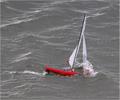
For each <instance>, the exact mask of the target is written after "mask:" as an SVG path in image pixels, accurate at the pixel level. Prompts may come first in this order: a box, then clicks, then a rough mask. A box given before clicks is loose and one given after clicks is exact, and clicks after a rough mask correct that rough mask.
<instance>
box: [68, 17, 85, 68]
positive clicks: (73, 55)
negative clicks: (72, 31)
mask: <svg viewBox="0 0 120 100" xmlns="http://www.w3.org/2000/svg"><path fill="white" fill-rule="evenodd" d="M85 25H86V16H85V17H84V22H83V27H82V31H81V36H80V38H79V41H78V45H77V46H76V48H75V49H74V51H73V53H72V54H71V56H70V58H69V65H70V67H71V68H73V67H74V63H75V60H76V57H77V55H78V52H79V49H80V45H81V41H82V37H83V35H84V31H85Z"/></svg>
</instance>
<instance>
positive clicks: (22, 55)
mask: <svg viewBox="0 0 120 100" xmlns="http://www.w3.org/2000/svg"><path fill="white" fill-rule="evenodd" d="M30 54H32V53H31V52H28V53H24V54H20V55H19V56H18V57H15V58H14V60H13V61H12V62H11V63H16V62H20V61H23V60H28V59H29V58H30V57H26V56H28V55H30Z"/></svg>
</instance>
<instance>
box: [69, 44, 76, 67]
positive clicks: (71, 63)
mask: <svg viewBox="0 0 120 100" xmlns="http://www.w3.org/2000/svg"><path fill="white" fill-rule="evenodd" d="M77 48H78V45H77V46H76V48H75V49H74V51H73V53H72V54H71V56H70V58H69V65H70V66H71V67H72V66H73V64H74V59H75V55H76V51H77Z"/></svg>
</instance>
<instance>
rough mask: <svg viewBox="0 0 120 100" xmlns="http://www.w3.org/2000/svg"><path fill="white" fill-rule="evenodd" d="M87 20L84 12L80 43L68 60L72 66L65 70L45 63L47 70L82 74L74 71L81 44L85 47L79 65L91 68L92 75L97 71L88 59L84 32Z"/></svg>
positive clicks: (60, 73)
mask: <svg viewBox="0 0 120 100" xmlns="http://www.w3.org/2000/svg"><path fill="white" fill-rule="evenodd" d="M86 20H87V17H86V15H85V14H84V19H83V22H82V29H81V32H80V36H79V40H78V43H77V45H76V47H75V49H74V50H73V52H72V54H71V56H70V57H69V61H68V62H69V65H70V67H68V68H67V70H65V69H58V68H53V67H49V66H48V65H45V71H46V72H48V73H54V74H59V75H63V76H74V75H78V74H81V73H80V72H77V71H74V69H75V68H76V63H77V60H76V59H77V57H78V53H79V49H80V46H82V48H83V49H82V63H80V64H79V67H81V66H84V67H85V68H86V69H87V70H90V71H91V72H92V75H93V74H94V75H95V74H96V73H94V70H93V66H92V64H91V63H90V62H89V61H88V59H87V48H86V40H85V33H84V31H85V26H86ZM77 67H78V65H77Z"/></svg>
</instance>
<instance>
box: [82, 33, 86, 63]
mask: <svg viewBox="0 0 120 100" xmlns="http://www.w3.org/2000/svg"><path fill="white" fill-rule="evenodd" d="M82 37H83V63H86V62H87V48H86V40H85V35H84V34H83V36H82Z"/></svg>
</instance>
